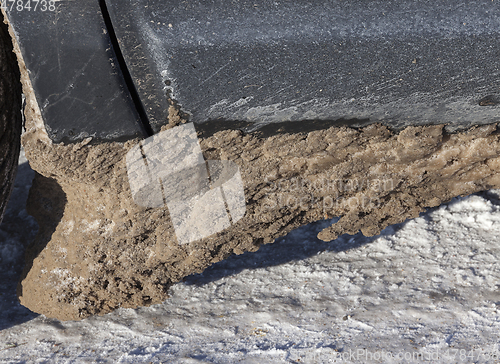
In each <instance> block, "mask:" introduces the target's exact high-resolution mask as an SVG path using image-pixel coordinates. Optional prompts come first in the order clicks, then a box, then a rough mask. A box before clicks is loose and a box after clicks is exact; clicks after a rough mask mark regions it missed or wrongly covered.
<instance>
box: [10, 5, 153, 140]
mask: <svg viewBox="0 0 500 364" xmlns="http://www.w3.org/2000/svg"><path fill="white" fill-rule="evenodd" d="M2 3H3V4H5V5H6V7H7V13H8V17H9V20H10V22H11V24H12V27H13V29H14V31H15V33H16V38H17V41H18V43H19V45H20V48H21V52H22V55H23V58H24V61H25V63H26V66H27V68H28V70H29V74H30V78H31V82H32V85H33V89H34V92H35V95H36V98H37V101H38V104H39V106H40V110H41V113H42V116H43V118H44V122H45V126H46V129H47V132H48V134H49V137H50V138H51V139H52V140H53V141H55V142H61V141H63V142H72V141H78V140H82V139H84V138H86V137H89V136H91V137H93V138H94V139H95V140H96V141H99V140H126V139H130V138H133V137H137V136H143V135H144V132H143V127H142V124H141V122H140V120H139V117H138V114H137V112H136V110H135V107H134V105H133V103H132V101H131V98H130V94H129V90H128V89H127V87H126V85H125V82H124V80H123V76H122V73H121V71H120V68H119V67H118V65H117V61H116V57H115V54H114V52H113V49H112V47H111V43H110V39H109V37H108V32H107V30H106V27H105V24H104V21H103V18H102V15H101V10H100V7H99V3H98V1H97V0H79V1H65V0H63V1H56V2H52V1H51V2H49V1H45V2H43V1H40V2H30V5H31V9H27V8H26V7H25V5H26V4H28V3H27V2H25V3H26V4H24V3H23V6H20V7H18V6H19V5H18V2H15V3H14V4H12V3H9V2H5V1H4V2H2ZM49 3H50V6H54V7H53V8H52V10H51V9H49V8H48V7H49ZM44 4H45V10H43V9H44V6H43V5H44ZM35 5H38V7H37V9H36V10H35V8H34V7H35Z"/></svg>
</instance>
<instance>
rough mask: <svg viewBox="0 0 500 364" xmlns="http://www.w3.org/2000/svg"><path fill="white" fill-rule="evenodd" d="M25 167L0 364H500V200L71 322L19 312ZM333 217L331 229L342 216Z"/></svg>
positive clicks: (268, 256) (3, 238) (295, 246)
mask: <svg viewBox="0 0 500 364" xmlns="http://www.w3.org/2000/svg"><path fill="white" fill-rule="evenodd" d="M33 175H34V172H33V171H32V170H31V169H30V168H29V166H28V164H27V163H26V159H25V158H24V156H23V155H22V156H21V158H20V169H19V172H18V176H17V179H16V186H15V190H14V194H13V197H12V199H11V201H10V205H9V208H8V211H7V213H6V217H5V219H4V222H3V223H2V225H1V227H0V312H1V313H0V363H94V362H96V363H108V362H109V363H334V362H337V363H340V362H354V363H366V362H373V363H377V362H380V363H391V362H394V363H401V362H403V363H420V362H429V363H435V362H441V363H469V362H476V363H486V362H488V363H496V362H500V350H499V347H498V342H499V338H500V313H499V311H498V310H499V306H500V291H499V287H500V281H499V278H500V264H499V263H498V259H497V258H498V257H500V191H494V190H492V191H487V192H483V193H480V194H476V195H472V196H469V197H465V198H455V199H453V200H452V201H451V202H449V203H448V204H445V205H442V206H440V207H438V208H435V209H432V210H429V211H428V212H427V213H425V214H422V215H421V216H420V217H419V218H417V219H414V220H410V221H407V222H406V223H404V224H399V225H396V226H392V227H390V228H387V229H385V230H384V231H383V232H382V233H381V234H380V235H379V236H376V237H373V238H365V237H363V236H362V235H360V234H358V235H356V236H348V235H345V236H341V237H340V238H339V239H337V240H335V241H332V242H329V243H325V242H322V241H320V240H318V239H317V238H316V237H315V236H316V234H317V233H318V232H319V231H320V230H321V229H322V228H323V227H325V226H327V225H328V222H327V221H323V222H319V223H315V224H311V225H308V226H305V227H302V228H300V229H297V230H295V231H293V232H292V233H290V234H288V235H287V236H286V237H283V238H280V239H277V241H276V242H275V243H274V244H271V245H267V246H263V247H262V248H261V249H260V250H259V251H258V252H256V253H245V254H243V255H240V256H233V257H231V258H230V259H228V260H226V261H224V262H221V263H219V264H216V265H214V266H213V267H211V268H209V269H208V270H207V271H205V272H204V273H203V274H199V275H194V276H190V277H187V278H186V279H185V280H184V281H183V282H181V283H179V284H176V285H175V286H173V287H172V289H171V298H170V299H168V300H167V301H165V302H164V303H163V304H161V305H155V306H152V307H148V308H141V309H136V310H133V309H119V310H117V311H116V312H114V313H112V314H108V315H105V316H103V317H92V318H89V319H86V320H83V321H80V322H73V321H71V322H61V321H58V320H53V319H48V318H46V317H44V316H41V315H37V314H35V313H32V312H31V311H29V310H28V309H26V308H24V307H22V306H20V305H19V303H18V302H17V298H16V294H15V289H16V283H17V282H16V281H17V279H18V277H19V275H20V273H21V270H22V260H23V252H24V246H25V245H26V244H27V243H28V242H29V240H30V239H32V238H33V236H34V233H35V231H36V229H37V225H36V223H35V222H34V221H33V219H32V218H31V217H30V216H28V214H27V212H26V210H25V208H24V204H25V200H26V197H27V193H28V189H29V186H30V183H31V179H32V178H33ZM333 221H335V220H333Z"/></svg>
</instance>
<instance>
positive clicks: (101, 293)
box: [19, 125, 500, 320]
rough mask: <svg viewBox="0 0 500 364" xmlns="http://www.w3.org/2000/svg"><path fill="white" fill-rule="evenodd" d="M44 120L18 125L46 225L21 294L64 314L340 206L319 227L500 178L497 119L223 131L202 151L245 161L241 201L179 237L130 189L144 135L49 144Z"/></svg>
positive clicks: (411, 208)
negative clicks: (197, 232) (193, 237)
mask: <svg viewBox="0 0 500 364" xmlns="http://www.w3.org/2000/svg"><path fill="white" fill-rule="evenodd" d="M38 133H39V130H37V129H36V127H33V128H32V130H31V131H28V133H26V134H25V136H24V138H23V144H24V147H25V150H26V155H27V157H28V159H29V161H30V164H31V166H32V167H33V169H35V170H36V171H37V172H38V173H39V175H37V177H36V179H35V181H34V184H33V188H32V191H31V192H30V198H29V211H30V213H31V214H33V215H34V216H35V217H36V218H37V220H38V221H39V223H40V226H41V230H40V232H39V234H38V236H37V238H36V240H35V242H34V243H33V246H32V247H31V249H30V251H29V253H28V255H29V256H28V262H29V263H28V264H27V266H26V269H25V272H24V277H23V279H22V282H21V283H20V289H19V298H20V301H21V303H22V304H23V305H25V306H27V307H29V308H30V309H31V310H33V311H35V312H39V313H43V314H44V315H46V316H49V317H56V318H59V319H62V320H68V319H73V320H74V319H81V318H84V317H87V316H89V315H94V314H104V313H107V312H110V311H112V310H114V309H116V308H118V307H138V306H142V305H149V304H153V303H159V302H162V301H164V300H165V299H166V298H167V291H168V288H169V286H170V285H172V284H173V283H175V282H178V281H179V280H180V279H182V278H183V277H185V276H187V275H189V274H192V273H196V272H201V271H203V270H204V269H205V268H207V267H208V266H209V265H211V264H213V263H215V262H218V261H220V260H222V259H225V258H227V257H228V256H229V255H231V254H233V253H236V254H241V253H243V252H246V251H255V250H257V249H258V248H259V246H260V245H261V244H265V243H271V242H272V241H273V240H274V239H275V238H276V237H279V236H282V235H284V234H286V233H288V232H289V231H291V230H292V229H294V228H296V227H298V226H301V225H304V224H307V223H309V222H312V221H316V220H320V219H324V218H327V217H333V216H340V217H341V218H340V220H339V221H338V222H337V223H336V224H334V225H332V226H331V227H329V228H327V229H325V230H323V231H322V232H321V233H320V234H319V237H320V238H321V239H324V240H332V239H335V238H336V237H337V236H339V235H340V234H344V233H348V234H355V233H357V232H358V231H360V230H361V231H362V232H363V234H365V235H374V234H377V233H379V232H380V231H381V230H382V229H384V228H385V227H387V226H388V225H391V224H394V223H399V222H402V221H404V220H406V219H408V218H413V217H416V216H418V214H419V213H420V212H422V211H424V210H425V209H426V208H428V207H432V206H437V205H439V204H441V203H442V202H444V201H448V200H450V199H451V198H452V197H454V196H457V195H466V194H470V193H473V192H477V191H480V190H485V189H489V188H497V187H499V186H500V175H499V174H498V173H497V172H498V171H499V169H500V136H499V135H498V134H496V126H495V125H489V126H482V127H478V128H474V129H471V130H469V131H468V132H464V133H459V134H452V135H447V134H445V133H444V131H443V126H442V125H437V126H425V127H408V128H406V129H404V130H402V131H401V132H399V133H397V134H396V133H393V132H391V131H390V130H388V129H387V128H386V127H384V126H381V125H371V126H368V127H365V128H363V129H358V130H356V129H352V128H348V127H330V128H327V129H323V130H315V131H310V132H302V133H301V132H298V133H280V132H276V133H274V134H273V135H267V136H263V135H260V134H259V133H258V132H255V133H250V134H245V133H243V132H242V131H240V130H223V131H218V132H215V133H214V134H212V135H209V136H205V137H203V138H201V139H200V144H201V147H202V150H203V152H204V156H205V158H206V159H222V160H231V161H233V162H235V163H236V164H237V165H238V166H239V168H240V172H241V176H242V179H243V181H244V188H245V199H246V214H245V216H244V217H243V218H242V219H241V220H239V221H237V222H236V223H235V224H234V225H232V227H231V228H229V229H227V230H224V231H222V232H220V233H217V234H215V235H212V236H209V237H208V238H205V239H203V240H199V241H195V242H192V243H189V244H183V245H179V244H178V242H177V240H176V237H175V233H174V228H173V226H172V223H171V221H170V218H169V212H168V209H167V208H166V207H160V208H142V207H140V206H137V205H136V204H135V203H134V201H133V200H132V196H131V193H130V187H129V184H128V180H127V171H126V163H125V155H126V153H127V151H128V150H129V149H130V148H131V147H132V146H133V145H135V144H136V143H137V141H129V142H127V143H105V144H97V145H91V144H90V143H88V141H87V142H82V143H79V144H75V145H66V146H65V145H52V144H50V143H48V142H46V141H44V140H41V139H40V138H38V136H37V135H38Z"/></svg>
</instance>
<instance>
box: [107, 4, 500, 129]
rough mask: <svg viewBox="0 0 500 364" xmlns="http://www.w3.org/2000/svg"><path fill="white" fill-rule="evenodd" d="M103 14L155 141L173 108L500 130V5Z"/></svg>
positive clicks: (181, 8)
mask: <svg viewBox="0 0 500 364" xmlns="http://www.w3.org/2000/svg"><path fill="white" fill-rule="evenodd" d="M106 3H107V4H108V8H109V9H110V15H111V19H112V22H113V25H114V27H115V30H116V34H117V36H118V40H119V42H120V45H121V48H122V51H123V52H124V58H125V60H126V62H127V66H128V68H129V70H130V72H131V74H132V76H133V78H134V81H135V84H136V87H137V90H138V92H139V94H140V96H141V99H142V101H143V103H144V106H145V109H146V113H147V114H148V117H149V119H150V122H151V126H152V128H153V130H155V131H158V130H159V128H160V126H161V125H162V124H164V123H165V122H166V120H167V108H168V103H169V100H168V99H169V97H170V98H172V99H174V100H175V101H177V102H179V103H180V104H181V106H182V110H183V111H185V112H187V113H189V114H190V117H191V121H194V122H195V123H201V122H206V121H209V120H216V119H225V120H239V121H249V122H257V123H270V122H280V121H294V120H297V121H298V120H317V119H320V120H336V119H341V118H344V119H350V118H358V119H360V120H359V122H354V123H353V125H361V124H363V123H367V122H374V121H382V122H384V123H386V124H388V125H390V126H392V127H395V128H399V127H403V126H405V125H410V124H431V123H449V124H450V125H449V126H448V130H451V131H453V130H456V129H460V128H463V127H467V126H470V125H472V124H485V123H492V122H497V121H499V120H500V105H499V103H498V101H499V97H500V62H499V61H498V60H499V59H500V17H499V14H500V2H499V1H498V0H478V1H470V2H456V1H452V0H437V1H427V0H420V1H413V0H412V1H410V0H403V1H364V0H351V1H345V0H344V1H340V0H336V1H335V0H331V1H327V0H318V1H267V0H253V1H248V0H242V1H229V0H214V1H181V0H172V1H168V2H167V1H159V0H120V1H118V0H106ZM167 94H168V95H167ZM259 125H262V124H259Z"/></svg>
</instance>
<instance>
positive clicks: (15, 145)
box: [0, 13, 22, 223]
mask: <svg viewBox="0 0 500 364" xmlns="http://www.w3.org/2000/svg"><path fill="white" fill-rule="evenodd" d="M21 103H22V98H21V83H20V76H19V68H18V65H17V59H16V56H15V54H14V53H13V52H12V41H11V38H10V35H9V32H8V28H7V25H6V24H4V23H3V16H2V14H1V13H0V223H1V222H2V218H3V214H4V213H5V208H6V206H7V201H8V199H9V196H10V193H11V192H12V186H13V182H14V177H15V174H16V170H17V164H18V158H19V149H20V144H21V143H20V137H21V127H22V125H21V124H22V118H21V107H22V104H21Z"/></svg>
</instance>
